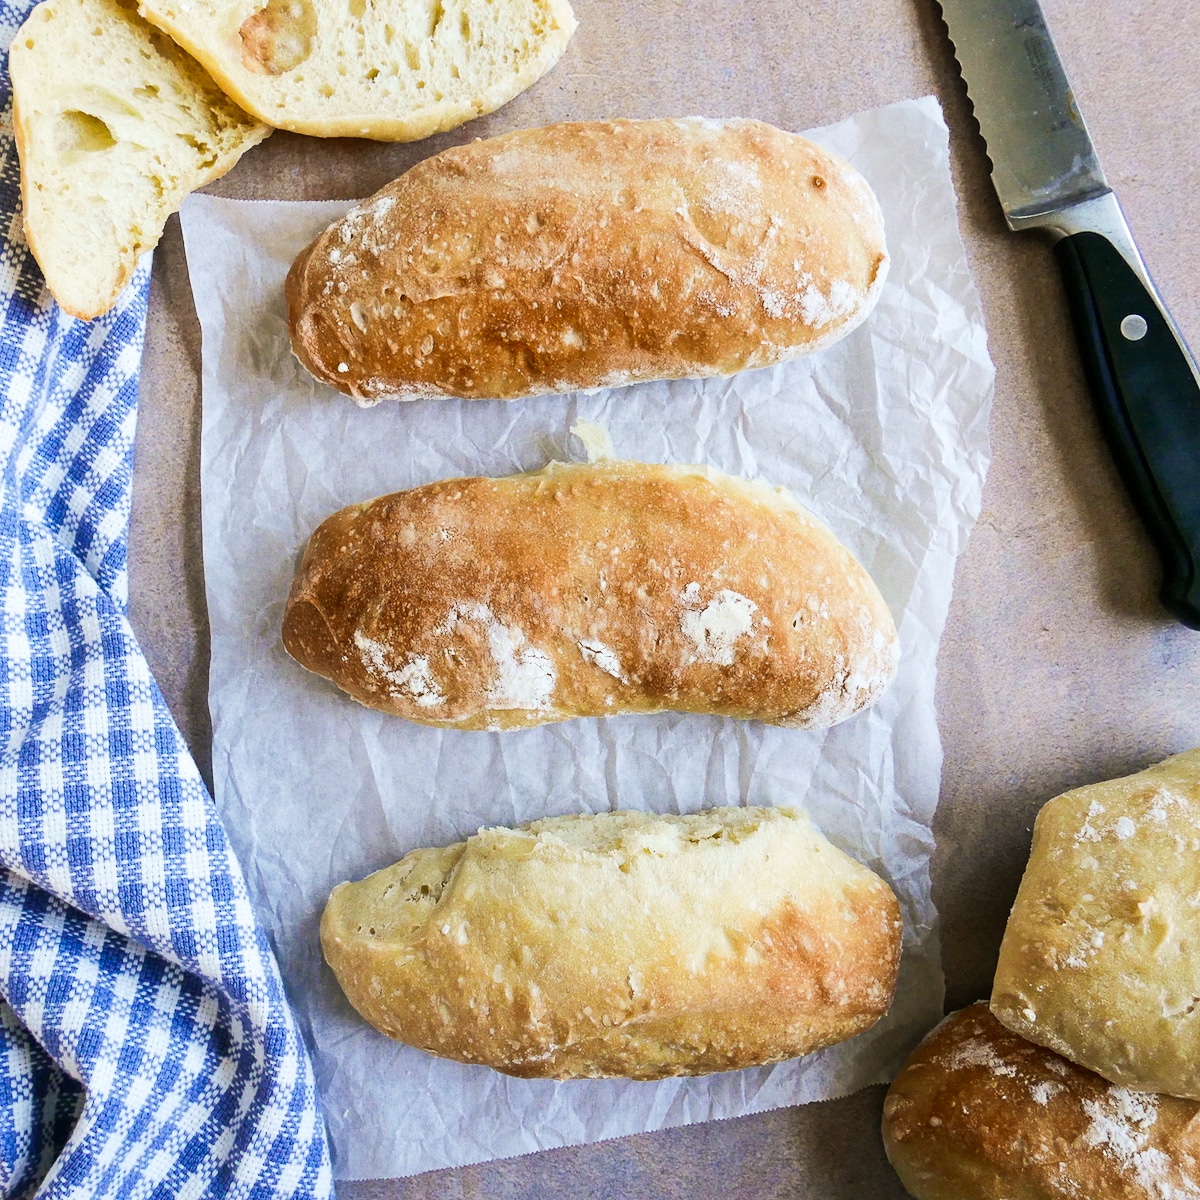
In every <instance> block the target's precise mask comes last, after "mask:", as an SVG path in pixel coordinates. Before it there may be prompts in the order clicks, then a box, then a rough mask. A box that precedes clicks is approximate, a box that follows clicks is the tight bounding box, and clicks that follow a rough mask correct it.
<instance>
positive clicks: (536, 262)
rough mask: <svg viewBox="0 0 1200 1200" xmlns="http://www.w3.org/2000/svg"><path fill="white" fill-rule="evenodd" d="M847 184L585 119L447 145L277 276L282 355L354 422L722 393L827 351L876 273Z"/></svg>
mask: <svg viewBox="0 0 1200 1200" xmlns="http://www.w3.org/2000/svg"><path fill="white" fill-rule="evenodd" d="M887 269H888V254H887V249H886V246H885V243H884V231H883V217H882V214H881V213H880V210H879V205H878V203H877V202H876V200H875V196H874V194H873V193H872V191H871V189H870V187H869V186H868V185H867V183H866V181H865V180H864V179H863V178H862V176H861V175H859V173H858V172H857V171H855V170H854V169H853V168H852V167H851V166H850V165H849V164H848V163H846V162H844V161H842V159H840V158H838V157H837V156H836V155H834V154H831V153H829V151H827V150H824V149H822V148H821V147H820V146H817V145H815V144H814V143H812V142H810V141H807V140H806V139H805V138H802V137H798V136H797V135H796V134H793V133H785V132H784V131H783V130H781V129H775V128H773V127H772V126H770V125H764V124H763V123H762V122H761V121H738V120H729V121H711V120H701V119H698V118H696V119H687V120H654V121H591V122H572V123H569V124H563V125H551V126H549V127H547V128H544V129H526V130H520V131H518V132H515V133H508V134H505V135H504V136H503V137H496V138H489V139H488V140H487V141H477V142H472V143H471V144H470V145H466V146H455V147H454V148H452V149H450V150H444V151H442V153H440V154H437V155H434V156H433V157H432V158H427V159H426V160H425V161H424V162H421V163H418V164H417V165H416V166H415V167H413V168H412V169H411V170H410V171H408V172H407V173H406V174H404V175H402V176H400V178H399V179H397V180H396V181H395V182H394V183H391V184H389V185H388V186H387V187H385V188H384V189H383V190H382V191H380V192H377V193H376V194H375V195H374V196H372V197H371V198H370V199H369V200H365V201H363V203H362V204H360V205H358V206H357V207H355V208H353V209H351V211H350V212H349V213H348V214H347V215H346V216H345V217H343V218H342V219H341V220H339V221H336V222H334V224H333V225H331V226H330V227H329V228H328V229H327V230H326V231H325V232H324V233H322V234H321V235H320V236H319V237H318V238H316V240H315V241H313V243H312V244H311V245H310V246H308V248H307V249H305V250H304V251H303V253H301V255H300V256H299V257H298V258H297V259H296V262H295V263H294V265H293V266H292V269H291V272H290V273H289V275H288V279H287V305H288V320H289V324H290V327H291V336H292V347H293V349H294V350H295V352H296V356H297V358H299V360H300V361H301V362H302V363H303V364H304V366H305V367H307V368H308V370H309V371H310V372H311V373H312V374H313V375H315V376H316V377H317V378H318V379H320V380H322V381H323V382H325V383H328V384H329V385H330V386H331V387H334V388H337V389H338V390H339V391H341V392H345V393H346V394H347V395H349V396H352V397H353V398H354V399H355V400H356V401H357V402H358V403H359V404H363V405H369V404H375V403H377V402H378V401H380V400H383V399H385V398H389V397H390V398H394V399H399V400H415V399H418V398H421V397H434V396H460V397H463V398H466V399H469V400H474V399H496V400H513V399H517V398H519V397H522V396H534V395H541V394H544V393H547V392H571V391H576V390H578V389H581V388H597V387H616V386H619V385H622V384H627V383H634V382H636V381H638V380H650V379H681V378H686V377H693V378H702V377H707V376H713V375H731V374H733V373H734V372H736V371H742V370H745V369H746V368H748V367H765V366H771V365H774V364H776V363H781V362H784V361H786V360H788V359H791V358H795V357H797V356H798V355H801V354H807V353H809V352H810V351H813V350H817V349H819V348H821V347H822V346H827V345H829V344H830V343H831V342H833V341H835V340H836V339H837V338H840V337H842V336H844V335H845V334H847V333H849V332H850V330H852V329H854V328H855V327H856V326H857V325H858V324H860V323H861V322H862V321H863V320H865V319H866V317H867V314H868V313H869V312H870V311H871V309H872V308H873V307H874V306H875V303H876V301H877V300H878V299H879V295H880V291H881V290H882V288H883V283H884V279H885V278H886V276H887Z"/></svg>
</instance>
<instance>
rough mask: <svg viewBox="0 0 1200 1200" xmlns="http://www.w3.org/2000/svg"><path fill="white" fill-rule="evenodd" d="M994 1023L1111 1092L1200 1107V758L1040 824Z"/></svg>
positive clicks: (1104, 792)
mask: <svg viewBox="0 0 1200 1200" xmlns="http://www.w3.org/2000/svg"><path fill="white" fill-rule="evenodd" d="M992 1011H993V1012H994V1013H995V1014H996V1016H997V1017H998V1018H999V1019H1000V1020H1001V1021H1003V1022H1004V1024H1005V1025H1007V1026H1008V1027H1009V1028H1010V1029H1014V1030H1016V1032H1018V1033H1020V1034H1022V1035H1023V1036H1025V1037H1027V1038H1030V1039H1032V1040H1033V1041H1036V1042H1041V1043H1042V1044H1043V1045H1045V1046H1049V1047H1050V1048H1051V1049H1052V1050H1057V1051H1058V1052H1059V1053H1060V1054H1064V1055H1066V1056H1067V1057H1068V1058H1071V1059H1073V1060H1074V1061H1075V1062H1077V1063H1080V1064H1082V1065H1083V1066H1085V1067H1089V1068H1090V1069H1091V1070H1093V1071H1097V1072H1099V1073H1100V1074H1101V1075H1103V1076H1104V1077H1105V1078H1106V1079H1110V1080H1112V1081H1113V1082H1114V1083H1121V1084H1124V1085H1125V1086H1127V1087H1132V1088H1138V1089H1140V1090H1143V1091H1153V1092H1169V1093H1171V1094H1172V1095H1175V1096H1187V1097H1190V1098H1191V1099H1193V1100H1200V750H1192V751H1190V752H1188V753H1187V754H1177V755H1176V756H1175V757H1174V758H1168V759H1167V760H1166V761H1165V762H1161V763H1159V764H1158V765H1157V766H1154V767H1150V768H1149V769H1148V770H1145V771H1142V772H1140V773H1139V774H1137V775H1130V776H1127V777H1126V778H1124V779H1114V780H1111V781H1109V782H1107V783H1097V784H1092V785H1091V786H1090V787H1082V788H1077V789H1076V790H1075V791H1071V792H1067V793H1066V794H1065V795H1062V796H1059V797H1058V798H1057V799H1054V800H1051V801H1050V803H1049V804H1047V805H1046V806H1045V807H1044V808H1043V809H1042V811H1041V812H1040V813H1039V814H1038V818H1037V823H1036V824H1035V825H1034V829H1033V848H1032V850H1031V851H1030V855H1029V865H1028V866H1027V867H1026V868H1025V876H1024V878H1023V879H1022V880H1021V887H1020V890H1019V891H1018V892H1017V899H1016V903H1015V904H1014V905H1013V910H1012V915H1011V916H1010V917H1009V919H1008V927H1007V929H1006V930H1005V932H1004V941H1003V943H1002V945H1001V947H1000V961H999V964H998V966H997V969H996V979H995V984H994V987H993V990H992Z"/></svg>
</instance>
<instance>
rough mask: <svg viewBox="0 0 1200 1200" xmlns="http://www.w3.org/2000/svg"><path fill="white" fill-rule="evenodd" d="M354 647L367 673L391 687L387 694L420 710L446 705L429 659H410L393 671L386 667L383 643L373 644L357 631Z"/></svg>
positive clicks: (420, 657) (374, 642)
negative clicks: (406, 701) (415, 705)
mask: <svg viewBox="0 0 1200 1200" xmlns="http://www.w3.org/2000/svg"><path fill="white" fill-rule="evenodd" d="M354 644H355V645H356V646H357V647H358V651H359V653H360V654H361V655H362V661H363V665H364V666H365V667H366V668H367V670H368V671H370V672H371V674H372V675H378V676H382V677H383V678H384V679H386V680H387V681H388V683H389V684H391V687H390V688H389V689H388V690H389V691H390V692H391V694H392V695H393V696H407V697H408V699H410V700H413V701H415V702H416V703H417V704H418V705H419V706H420V707H421V708H433V707H434V706H436V705H438V704H444V703H445V702H446V697H445V696H443V695H442V693H441V691H440V690H439V688H438V685H437V681H436V680H435V679H434V677H433V673H432V672H431V671H430V669H429V659H427V658H425V657H424V656H423V655H415V654H414V655H410V656H409V658H408V661H407V662H405V664H404V666H402V667H393V666H391V665H390V664H389V663H388V654H389V650H388V647H387V646H385V645H384V644H383V643H382V642H377V641H374V640H373V639H372V638H369V637H367V636H366V635H365V634H364V633H361V632H359V631H357V630H356V631H355V634H354Z"/></svg>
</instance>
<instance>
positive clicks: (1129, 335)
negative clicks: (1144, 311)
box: [1121, 313, 1150, 342]
mask: <svg viewBox="0 0 1200 1200" xmlns="http://www.w3.org/2000/svg"><path fill="white" fill-rule="evenodd" d="M1149 329H1150V326H1149V325H1147V324H1146V318H1145V317H1141V316H1138V314H1137V313H1130V314H1129V316H1127V317H1126V318H1125V319H1124V320H1123V321H1122V322H1121V336H1122V337H1123V338H1124V339H1125V340H1126V341H1127V342H1140V341H1141V340H1142V338H1144V337H1145V336H1146V333H1147V331H1148V330H1149Z"/></svg>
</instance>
